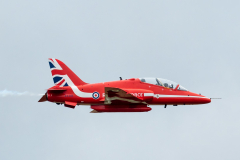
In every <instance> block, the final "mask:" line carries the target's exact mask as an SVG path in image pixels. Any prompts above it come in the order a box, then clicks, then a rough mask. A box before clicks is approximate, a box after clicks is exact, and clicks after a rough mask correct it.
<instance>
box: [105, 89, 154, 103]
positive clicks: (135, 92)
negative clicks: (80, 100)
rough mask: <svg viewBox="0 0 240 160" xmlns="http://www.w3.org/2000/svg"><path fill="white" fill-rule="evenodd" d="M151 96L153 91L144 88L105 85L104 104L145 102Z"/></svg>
mask: <svg viewBox="0 0 240 160" xmlns="http://www.w3.org/2000/svg"><path fill="white" fill-rule="evenodd" d="M153 96H154V93H153V91H150V90H145V89H120V88H114V87H105V104H147V103H148V101H151V100H152V98H153Z"/></svg>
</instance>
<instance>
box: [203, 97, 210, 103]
mask: <svg viewBox="0 0 240 160" xmlns="http://www.w3.org/2000/svg"><path fill="white" fill-rule="evenodd" d="M203 103H211V99H210V98H207V97H204V98H203Z"/></svg>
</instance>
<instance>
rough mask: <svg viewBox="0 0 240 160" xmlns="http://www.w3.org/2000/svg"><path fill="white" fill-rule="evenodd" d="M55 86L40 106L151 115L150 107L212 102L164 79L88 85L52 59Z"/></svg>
mask: <svg viewBox="0 0 240 160" xmlns="http://www.w3.org/2000/svg"><path fill="white" fill-rule="evenodd" d="M49 65H50V69H51V72H52V76H53V81H54V84H55V86H53V87H51V88H49V89H48V90H47V92H46V93H45V95H44V96H43V97H42V98H41V99H40V100H39V102H44V101H49V102H53V103H56V104H58V105H59V104H64V106H65V107H69V108H75V106H76V105H91V108H92V109H93V110H92V112H91V113H98V112H148V111H150V110H151V108H150V107H148V106H149V105H165V108H166V106H167V105H174V106H177V105H195V104H205V103H210V102H211V99H210V98H207V97H205V96H202V95H199V94H196V93H192V92H189V91H188V90H187V89H185V88H184V87H183V86H181V85H179V84H178V83H175V82H172V81H169V80H166V79H162V78H131V79H126V80H122V78H120V80H119V81H112V82H103V83H94V84H88V83H85V82H83V81H82V80H81V79H80V78H79V77H78V76H77V75H76V74H75V73H74V72H73V71H72V70H71V69H69V68H68V67H67V66H66V65H65V64H64V63H63V62H62V61H60V60H58V59H54V58H50V59H49Z"/></svg>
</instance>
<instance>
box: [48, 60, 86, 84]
mask: <svg viewBox="0 0 240 160" xmlns="http://www.w3.org/2000/svg"><path fill="white" fill-rule="evenodd" d="M49 66H50V69H51V73H52V77H53V82H54V84H55V85H57V86H59V87H64V86H78V85H84V84H87V83H85V82H83V81H82V80H81V79H80V78H79V77H78V76H77V75H76V74H75V73H74V72H73V71H72V70H71V69H70V68H68V67H67V66H66V65H65V64H64V63H63V62H62V61H60V60H58V59H55V58H49Z"/></svg>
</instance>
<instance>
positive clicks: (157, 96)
mask: <svg viewBox="0 0 240 160" xmlns="http://www.w3.org/2000/svg"><path fill="white" fill-rule="evenodd" d="M154 97H155V98H183V97H189V98H207V97H201V96H188V95H164V94H154Z"/></svg>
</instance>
